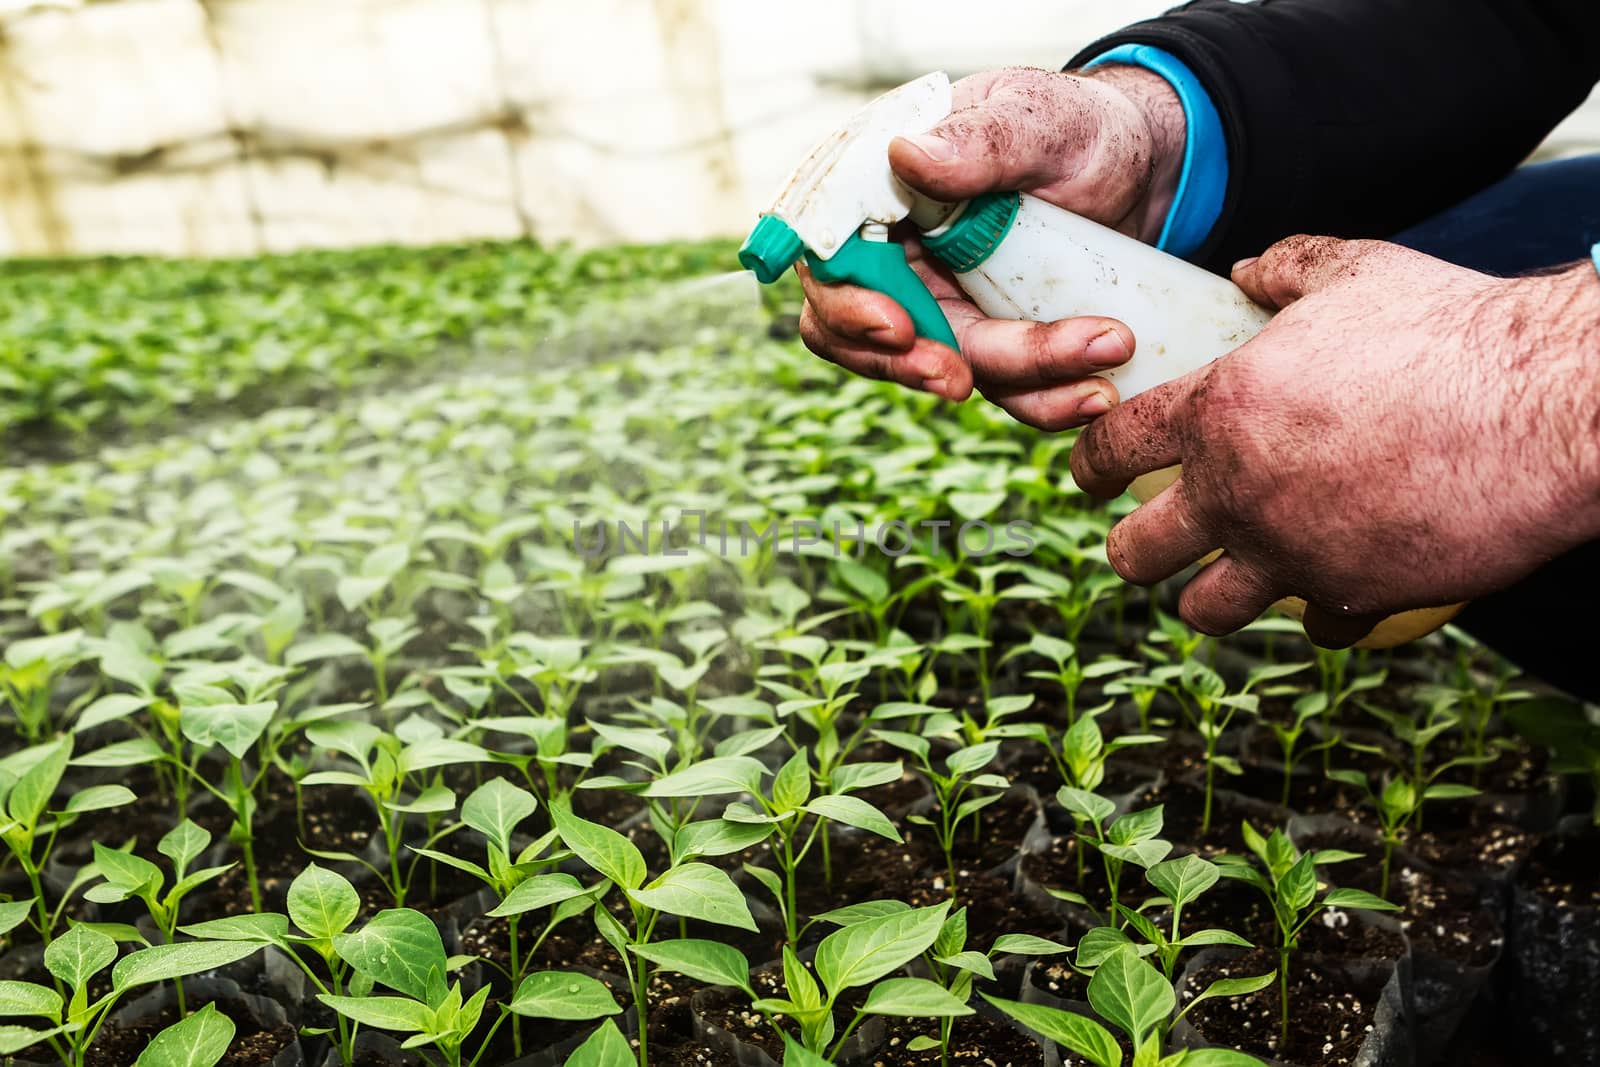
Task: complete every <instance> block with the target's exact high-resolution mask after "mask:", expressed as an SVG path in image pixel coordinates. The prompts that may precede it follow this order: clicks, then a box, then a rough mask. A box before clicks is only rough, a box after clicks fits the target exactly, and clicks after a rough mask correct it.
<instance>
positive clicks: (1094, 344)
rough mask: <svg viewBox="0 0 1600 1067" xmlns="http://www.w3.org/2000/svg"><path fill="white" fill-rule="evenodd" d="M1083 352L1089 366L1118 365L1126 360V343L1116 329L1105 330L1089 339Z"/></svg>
mask: <svg viewBox="0 0 1600 1067" xmlns="http://www.w3.org/2000/svg"><path fill="white" fill-rule="evenodd" d="M1083 354H1084V358H1085V359H1086V360H1087V361H1088V363H1089V366H1091V367H1095V368H1097V369H1104V368H1106V367H1120V366H1122V365H1123V364H1124V363H1126V362H1127V361H1128V343H1127V342H1126V341H1124V340H1123V339H1122V335H1121V334H1120V333H1118V332H1117V331H1116V330H1107V331H1106V332H1105V333H1103V334H1101V335H1100V336H1098V337H1096V338H1095V339H1094V340H1092V341H1090V342H1089V345H1088V347H1087V348H1086V349H1084V353H1083ZM1096 395H1097V396H1098V395H1099V394H1096Z"/></svg>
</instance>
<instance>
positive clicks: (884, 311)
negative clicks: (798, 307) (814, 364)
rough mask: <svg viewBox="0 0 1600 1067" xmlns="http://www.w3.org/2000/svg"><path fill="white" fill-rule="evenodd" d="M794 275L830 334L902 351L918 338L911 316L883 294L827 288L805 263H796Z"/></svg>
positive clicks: (854, 287)
mask: <svg viewBox="0 0 1600 1067" xmlns="http://www.w3.org/2000/svg"><path fill="white" fill-rule="evenodd" d="M795 273H796V274H798V275H799V276H800V286H801V288H803V289H804V290H805V294H806V303H807V304H809V305H810V306H811V307H812V309H813V310H814V312H815V314H816V316H817V319H818V320H819V321H820V322H821V323H822V324H823V325H824V326H826V327H827V328H828V331H829V332H830V333H832V334H834V335H836V336H839V337H846V338H852V339H854V340H857V341H870V342H872V343H873V344H875V345H879V346H883V347H887V348H899V349H907V348H910V347H911V343H912V341H914V340H915V339H916V333H915V331H914V330H913V328H912V325H911V316H910V315H908V314H906V310H905V309H904V308H902V307H901V306H900V305H899V304H897V303H895V302H894V301H893V300H892V299H890V298H889V297H887V296H884V295H883V294H882V293H879V292H874V291H873V290H871V289H865V288H862V287H861V286H859V285H824V284H823V283H822V282H819V281H817V279H816V278H815V277H814V276H813V275H812V273H811V270H810V268H808V267H807V266H806V265H805V263H804V262H803V261H802V262H800V263H796V264H795ZM819 354H820V353H819Z"/></svg>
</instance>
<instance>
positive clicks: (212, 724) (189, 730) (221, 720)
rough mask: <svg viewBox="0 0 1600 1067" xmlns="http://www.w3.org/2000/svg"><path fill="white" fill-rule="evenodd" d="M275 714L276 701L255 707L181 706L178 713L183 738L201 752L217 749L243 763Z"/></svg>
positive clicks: (263, 702)
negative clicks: (212, 748)
mask: <svg viewBox="0 0 1600 1067" xmlns="http://www.w3.org/2000/svg"><path fill="white" fill-rule="evenodd" d="M277 710H278V702H277V701H276V700H266V701H261V702H259V703H255V704H184V705H183V706H182V708H181V709H180V710H179V713H178V727H179V729H181V730H182V731H183V736H184V737H186V738H188V739H189V740H190V741H191V742H193V743H194V744H196V745H198V746H200V747H201V748H210V747H211V746H212V745H221V746H222V747H223V749H225V750H226V751H227V753H228V754H229V755H231V756H232V757H233V758H234V759H244V757H245V756H246V755H247V754H248V753H249V751H250V749H251V748H253V747H254V746H255V743H256V741H258V740H259V739H260V737H261V734H262V733H263V731H265V730H266V728H267V725H268V724H269V723H270V722H272V716H273V714H274V713H275V712H276V711H277Z"/></svg>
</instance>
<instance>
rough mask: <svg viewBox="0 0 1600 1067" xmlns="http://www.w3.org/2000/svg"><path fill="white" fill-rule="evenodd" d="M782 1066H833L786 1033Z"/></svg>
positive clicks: (621, 1065)
mask: <svg viewBox="0 0 1600 1067" xmlns="http://www.w3.org/2000/svg"><path fill="white" fill-rule="evenodd" d="M780 1033H782V1031H780ZM618 1067H626V1065H623V1064H619V1065H618ZM783 1067H834V1065H833V1061H831V1060H825V1059H823V1058H822V1057H821V1056H819V1055H817V1054H816V1053H815V1052H812V1051H811V1050H810V1049H808V1048H806V1047H805V1046H804V1045H802V1044H800V1042H798V1041H796V1040H795V1039H794V1038H792V1037H790V1036H789V1035H788V1034H787V1033H784V1034H783Z"/></svg>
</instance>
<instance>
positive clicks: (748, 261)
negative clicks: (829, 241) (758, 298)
mask: <svg viewBox="0 0 1600 1067" xmlns="http://www.w3.org/2000/svg"><path fill="white" fill-rule="evenodd" d="M805 250H806V246H805V242H804V241H802V240H800V235H799V234H797V233H795V232H794V228H793V227H792V226H790V225H789V224H788V223H787V222H784V221H783V220H782V219H780V218H778V216H776V215H763V216H761V221H759V222H757V223H756V228H755V229H753V230H751V231H750V236H749V237H747V238H745V242H744V247H743V248H741V249H739V262H740V263H742V264H744V266H745V269H746V270H753V271H755V272H756V278H757V279H758V280H759V281H760V282H761V284H762V285H771V284H772V283H773V282H775V281H777V280H778V279H779V278H781V277H783V272H784V271H786V270H788V269H789V268H790V267H792V266H793V265H794V261H795V260H797V259H799V258H800V253H802V252H804V251H805Z"/></svg>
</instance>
